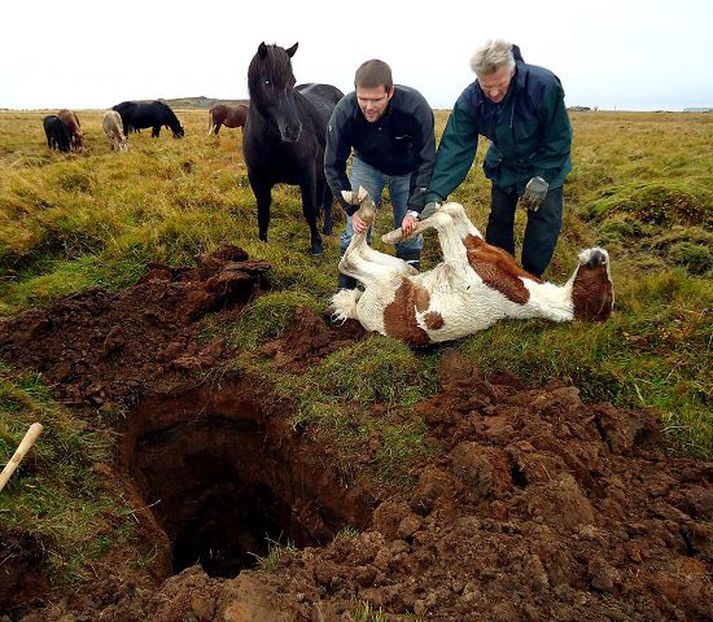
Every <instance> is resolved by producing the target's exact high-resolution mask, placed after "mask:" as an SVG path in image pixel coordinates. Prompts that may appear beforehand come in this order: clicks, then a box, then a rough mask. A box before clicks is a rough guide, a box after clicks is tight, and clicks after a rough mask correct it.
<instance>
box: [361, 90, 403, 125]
mask: <svg viewBox="0 0 713 622" xmlns="http://www.w3.org/2000/svg"><path fill="white" fill-rule="evenodd" d="M393 95H394V87H393V86H392V87H391V88H390V89H389V90H388V91H387V90H386V87H384V86H377V87H375V88H373V89H367V88H364V87H363V86H357V87H356V97H357V103H358V104H359V108H360V109H361V112H362V114H363V115H364V118H365V119H366V120H367V121H368V122H369V123H375V122H376V121H378V120H379V119H381V117H383V116H384V113H385V112H386V107H387V106H388V105H389V100H390V99H391V98H392V97H393Z"/></svg>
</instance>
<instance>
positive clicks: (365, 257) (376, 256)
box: [339, 233, 411, 287]
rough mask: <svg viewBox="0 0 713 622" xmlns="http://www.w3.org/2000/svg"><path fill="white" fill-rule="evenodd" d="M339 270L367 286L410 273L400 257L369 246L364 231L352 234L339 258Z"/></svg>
mask: <svg viewBox="0 0 713 622" xmlns="http://www.w3.org/2000/svg"><path fill="white" fill-rule="evenodd" d="M339 271H340V272H341V273H343V274H346V275H347V276H351V277H352V278H355V279H358V280H359V281H361V282H362V283H363V284H364V285H365V286H367V287H368V286H369V285H373V284H376V283H378V282H382V281H385V280H388V281H391V280H393V279H395V278H396V277H397V276H398V277H399V278H400V277H401V276H405V275H408V274H411V272H410V271H409V265H408V264H407V263H406V262H405V261H403V260H402V259H397V258H396V257H392V256H391V255H386V254H384V253H380V252H379V251H377V250H374V249H373V248H371V247H370V246H369V245H368V244H367V241H366V233H355V234H354V235H353V236H352V240H351V242H350V243H349V246H348V247H347V250H346V251H344V254H343V255H342V258H341V259H340V260H339Z"/></svg>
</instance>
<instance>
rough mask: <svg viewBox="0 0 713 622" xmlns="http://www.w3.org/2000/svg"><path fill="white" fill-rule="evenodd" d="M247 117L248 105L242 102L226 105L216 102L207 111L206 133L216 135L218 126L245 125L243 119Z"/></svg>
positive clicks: (218, 129)
mask: <svg viewBox="0 0 713 622" xmlns="http://www.w3.org/2000/svg"><path fill="white" fill-rule="evenodd" d="M247 118H248V107H247V106H246V105H244V104H238V105H237V106H226V105H225V104H216V105H215V106H213V107H212V108H211V109H210V111H209V112H208V122H209V125H208V135H209V136H210V134H211V133H212V134H215V135H216V136H217V135H218V132H219V131H220V126H221V125H224V126H225V127H245V119H247Z"/></svg>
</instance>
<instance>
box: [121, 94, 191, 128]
mask: <svg viewBox="0 0 713 622" xmlns="http://www.w3.org/2000/svg"><path fill="white" fill-rule="evenodd" d="M112 110H116V111H117V112H118V113H119V115H120V116H121V122H122V123H123V125H124V136H126V137H128V136H129V132H137V131H138V130H140V129H142V128H145V127H150V128H151V137H152V138H158V137H159V135H160V134H161V127H163V126H166V127H168V128H169V129H170V130H171V132H173V137H174V138H183V136H184V135H185V133H186V132H185V130H184V129H183V127H182V126H181V123H180V122H179V121H178V118H177V117H176V115H175V114H174V112H173V110H171V107H170V106H169V105H168V104H167V103H166V102H163V101H160V100H158V99H157V100H154V101H152V102H150V103H141V102H121V103H120V104H117V105H116V106H114V107H112Z"/></svg>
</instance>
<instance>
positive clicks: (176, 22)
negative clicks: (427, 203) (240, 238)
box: [0, 0, 713, 110]
mask: <svg viewBox="0 0 713 622" xmlns="http://www.w3.org/2000/svg"><path fill="white" fill-rule="evenodd" d="M461 7H467V8H461ZM0 11H1V12H0V14H1V15H2V22H3V27H2V34H0V107H4V108H50V109H52V108H64V107H66V108H75V109H82V108H109V107H111V106H113V105H114V104H116V103H118V102H120V101H123V100H127V99H154V98H159V97H163V98H166V99H170V98H174V97H193V96H199V95H204V96H206V97H218V98H228V99H239V98H247V77H246V76H247V67H248V64H249V62H250V59H251V58H252V56H253V55H254V54H255V51H256V49H257V46H258V45H259V43H260V42H261V41H265V42H266V43H277V44H278V45H281V46H283V47H289V46H290V45H292V44H293V43H295V42H296V41H298V42H299V49H298V50H297V53H296V55H295V56H294V58H293V67H294V72H295V76H296V78H297V81H298V82H327V83H331V84H335V85H336V86H338V87H339V88H341V89H342V90H343V91H345V92H347V91H350V90H352V88H353V86H352V84H353V77H354V71H355V70H356V68H357V67H358V66H359V64H361V62H363V61H364V60H367V59H369V58H381V59H382V60H384V61H386V62H387V63H389V64H390V65H391V67H392V70H393V74H394V81H395V82H397V83H401V84H407V85H409V86H413V87H415V88H417V89H418V90H420V91H421V92H422V93H423V94H424V95H425V96H426V99H427V100H428V101H429V103H430V104H431V106H433V107H434V108H451V107H452V106H453V103H454V101H455V100H456V98H457V97H458V95H459V94H460V93H461V91H462V90H463V88H464V87H465V86H466V85H467V84H468V83H469V82H471V81H472V80H473V79H474V76H473V74H472V73H471V71H470V68H469V59H470V56H471V54H472V53H473V51H474V50H475V49H476V48H477V47H479V46H480V45H481V44H483V43H484V42H485V41H486V40H488V39H491V38H503V39H507V40H509V41H512V42H514V43H517V44H518V45H519V46H520V48H521V50H522V54H523V56H524V58H525V60H526V61H527V62H529V63H532V64H535V65H541V66H544V67H547V68H548V69H551V70H552V71H554V72H555V73H556V74H557V75H558V76H559V78H560V79H561V81H562V84H563V86H564V89H565V93H566V102H567V105H568V106H576V105H579V106H591V107H594V106H597V107H599V109H617V110H659V109H665V110H681V109H682V108H684V107H695V106H713V2H711V0H677V1H674V0H665V1H664V0H617V1H613V0H591V1H590V2H577V1H576V0H575V1H572V0H568V1H567V2H554V1H547V0H542V1H539V2H538V1H533V0H528V1H520V0H510V1H509V2H497V1H491V2H487V3H486V2H468V0H465V1H464V0H457V1H455V0H431V1H430V2H420V1H418V0H411V1H409V2H401V1H398V2H393V1H390V0H381V2H372V3H368V2H344V1H340V0H324V1H323V0H302V1H300V0H231V1H223V0H211V1H210V2H204V3H203V2H191V3H190V4H188V3H183V2H180V1H179V0H175V1H172V2H163V1H152V0H140V1H139V0H121V2H116V3H111V4H110V3H108V2H105V1H102V0H98V1H97V0H93V1H83V0H63V1H62V2H57V3H47V2H46V1H42V2H40V1H38V0H4V1H3V6H2V9H1V10H0Z"/></svg>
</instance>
